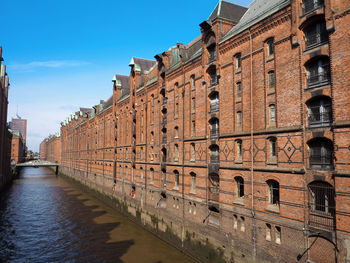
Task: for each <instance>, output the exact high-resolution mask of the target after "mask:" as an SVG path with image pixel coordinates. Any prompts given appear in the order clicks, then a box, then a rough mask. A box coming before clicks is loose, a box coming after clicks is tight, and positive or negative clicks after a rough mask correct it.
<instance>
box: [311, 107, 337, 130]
mask: <svg viewBox="0 0 350 263" xmlns="http://www.w3.org/2000/svg"><path fill="white" fill-rule="evenodd" d="M308 119H309V126H310V127H318V126H329V125H331V123H332V108H331V106H330V105H327V106H324V110H323V112H321V111H320V107H312V108H311V113H309V116H308Z"/></svg>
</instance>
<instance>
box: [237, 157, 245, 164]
mask: <svg viewBox="0 0 350 263" xmlns="http://www.w3.org/2000/svg"><path fill="white" fill-rule="evenodd" d="M235 164H243V161H242V157H239V158H238V159H237V160H235Z"/></svg>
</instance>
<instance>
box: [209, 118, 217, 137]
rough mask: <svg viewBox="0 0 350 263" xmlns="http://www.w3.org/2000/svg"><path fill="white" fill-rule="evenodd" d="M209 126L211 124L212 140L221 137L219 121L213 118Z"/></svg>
mask: <svg viewBox="0 0 350 263" xmlns="http://www.w3.org/2000/svg"><path fill="white" fill-rule="evenodd" d="M209 124H210V137H211V138H217V137H219V119H217V118H212V119H211V120H210V122H209Z"/></svg>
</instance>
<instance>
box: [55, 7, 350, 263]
mask: <svg viewBox="0 0 350 263" xmlns="http://www.w3.org/2000/svg"><path fill="white" fill-rule="evenodd" d="M349 10H350V2H348V1H335V0H325V1H324V2H323V1H311V0H303V1H301V0H293V1H282V0H279V1H265V2H264V1H261V0H256V1H254V2H253V3H252V4H251V5H250V6H249V9H248V10H245V9H244V8H242V7H238V6H235V5H233V4H230V3H228V2H225V1H220V2H219V4H218V7H217V8H216V9H215V10H214V12H213V13H212V15H211V16H210V18H209V19H208V20H206V21H204V22H203V23H201V25H200V29H201V36H200V37H198V38H196V39H195V40H193V41H192V42H191V43H189V44H188V45H182V44H179V43H178V44H177V45H176V47H173V48H171V49H169V50H168V51H166V52H163V53H162V54H158V55H156V56H155V59H156V60H155V61H150V60H144V59H139V58H133V59H132V60H131V62H130V64H129V66H130V76H122V75H115V77H114V78H113V96H112V97H111V98H110V99H109V100H107V102H104V101H101V102H100V104H98V105H96V106H94V107H93V108H92V109H80V110H79V111H77V112H76V113H73V114H72V115H70V116H69V118H67V119H66V120H65V121H64V122H63V123H62V127H61V143H62V153H61V160H62V162H61V164H62V165H61V169H62V171H63V172H64V173H66V174H68V175H70V176H73V177H75V178H76V179H78V180H80V181H81V182H83V183H85V184H87V185H89V186H90V187H92V188H97V189H99V190H101V191H103V192H104V193H106V194H108V195H111V196H113V197H114V198H117V199H120V200H122V201H123V202H124V203H125V205H126V206H127V207H128V208H127V211H128V212H129V213H130V214H134V215H135V216H137V213H140V214H141V219H140V220H141V223H142V224H144V225H151V226H153V227H154V228H155V229H156V230H154V231H156V233H157V234H158V235H159V236H162V237H164V238H168V239H171V238H170V236H172V235H173V236H176V238H175V239H176V240H178V242H179V243H181V245H182V246H184V247H185V249H186V251H187V252H189V253H192V254H194V255H196V256H197V257H199V258H201V259H202V260H207V259H208V258H209V259H210V257H212V256H213V253H211V250H210V249H209V248H211V247H214V249H215V250H214V251H215V252H216V255H217V256H218V257H223V258H224V259H225V260H227V261H228V260H230V259H232V260H237V261H238V262H241V261H242V262H252V261H255V262H295V261H296V260H297V257H298V255H300V261H301V262H306V261H307V260H310V261H312V262H350V237H349V233H350V224H349V216H350V200H349V186H350V179H349V176H350V172H349V170H350V169H349V168H350V157H349V156H350V155H349V149H350V77H349V76H350V72H349V71H350V46H349V45H347V44H346V43H348V42H349V33H348V29H349V24H350V12H349ZM243 14H244V15H243ZM242 15H243V16H242ZM136 211H138V212H136ZM150 215H152V216H155V217H156V218H157V220H158V221H157V222H158V223H157V224H156V223H155V222H154V221H152V220H151V219H150V218H151V217H150ZM162 232H165V233H166V234H162ZM171 241H174V240H171ZM174 242H175V241H174ZM175 243H176V242H175ZM204 248H205V249H204ZM307 248H310V249H309V250H308V251H307V252H306V253H305V255H303V252H304V251H305V250H306V249H307ZM214 254H215V253H214Z"/></svg>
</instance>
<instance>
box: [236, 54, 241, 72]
mask: <svg viewBox="0 0 350 263" xmlns="http://www.w3.org/2000/svg"><path fill="white" fill-rule="evenodd" d="M235 66H236V71H239V70H241V68H242V59H241V53H239V54H237V55H236V56H235Z"/></svg>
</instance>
